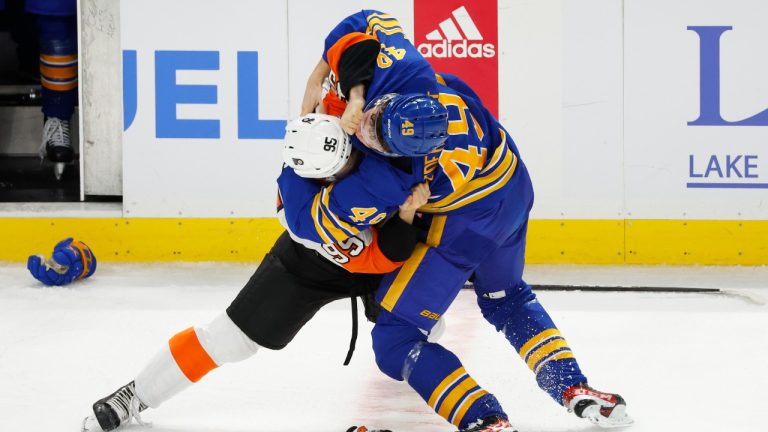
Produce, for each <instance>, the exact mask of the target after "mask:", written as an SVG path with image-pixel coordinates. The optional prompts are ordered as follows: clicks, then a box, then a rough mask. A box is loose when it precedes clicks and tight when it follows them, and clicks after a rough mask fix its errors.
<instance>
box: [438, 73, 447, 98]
mask: <svg viewBox="0 0 768 432" xmlns="http://www.w3.org/2000/svg"><path fill="white" fill-rule="evenodd" d="M435 80H437V83H438V84H441V85H444V86H448V84H446V83H445V78H443V76H442V75H440V74H435ZM435 97H437V96H435Z"/></svg>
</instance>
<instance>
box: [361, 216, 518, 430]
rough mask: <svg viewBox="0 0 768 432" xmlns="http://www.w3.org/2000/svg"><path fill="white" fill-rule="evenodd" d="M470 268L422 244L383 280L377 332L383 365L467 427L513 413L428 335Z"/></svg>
mask: <svg viewBox="0 0 768 432" xmlns="http://www.w3.org/2000/svg"><path fill="white" fill-rule="evenodd" d="M434 226H435V224H434V222H433V227H434ZM469 273H471V270H467V269H460V268H458V267H456V266H454V265H452V264H450V263H449V262H448V261H447V260H446V259H445V258H444V257H443V256H442V255H441V254H440V253H438V252H437V251H436V249H435V248H432V247H426V246H425V245H423V244H420V245H419V246H417V248H416V251H415V252H414V254H413V255H412V256H411V258H410V259H409V260H408V261H406V263H405V265H404V266H403V267H402V268H401V269H400V270H398V271H397V272H394V273H392V274H389V275H387V276H385V278H384V279H383V281H382V285H381V287H380V289H379V292H377V299H379V301H380V302H381V304H382V307H383V308H384V310H383V311H382V312H381V314H380V315H379V317H378V319H377V321H376V325H375V326H374V328H373V331H372V333H371V335H372V339H373V349H374V353H375V355H376V364H377V365H378V366H379V369H381V371H382V372H384V373H385V374H386V375H388V376H389V377H391V378H393V379H395V380H398V381H402V380H405V381H406V382H407V383H408V384H409V385H410V386H411V387H412V388H413V389H414V390H416V392H417V393H418V394H419V395H420V396H421V397H422V398H423V399H424V401H426V402H427V404H429V406H430V407H431V408H432V409H434V410H435V412H437V413H438V414H439V415H440V416H441V417H443V418H444V419H446V420H447V421H449V422H450V423H452V424H454V425H456V426H458V427H459V429H462V430H463V429H466V428H467V426H468V425H469V424H470V423H474V422H476V421H478V420H480V419H490V418H497V420H498V421H499V425H503V424H504V423H505V422H506V418H507V416H506V414H505V413H504V410H503V409H502V408H501V405H500V404H499V402H498V400H496V398H495V397H494V396H493V395H492V394H490V393H488V392H487V391H486V390H484V389H483V388H482V387H480V386H479V385H478V384H477V382H475V380H474V379H473V378H472V377H471V376H470V375H469V374H468V373H467V371H466V370H465V369H464V367H463V366H462V364H461V362H460V361H459V359H458V358H457V357H456V356H455V355H454V354H453V353H452V352H450V351H448V350H447V349H445V348H444V347H443V346H441V345H439V344H437V343H432V342H429V341H428V340H427V335H426V333H427V332H429V331H430V330H431V329H432V328H433V327H434V325H435V323H436V322H437V320H438V319H439V317H440V316H441V315H442V314H443V313H444V312H445V310H446V309H447V307H448V305H450V304H451V302H452V301H453V299H454V298H455V297H456V295H457V294H458V292H459V290H460V289H461V286H462V285H463V283H464V281H465V280H466V278H467V276H468V274H469ZM415 323H418V324H415ZM493 421H496V420H493ZM507 424H508V423H507ZM498 430H501V427H499V429H498Z"/></svg>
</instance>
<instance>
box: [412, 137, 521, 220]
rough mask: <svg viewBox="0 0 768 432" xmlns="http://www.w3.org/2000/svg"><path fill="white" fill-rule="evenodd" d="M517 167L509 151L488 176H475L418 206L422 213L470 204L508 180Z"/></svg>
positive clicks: (443, 210) (500, 186)
mask: <svg viewBox="0 0 768 432" xmlns="http://www.w3.org/2000/svg"><path fill="white" fill-rule="evenodd" d="M516 168H517V156H515V154H514V153H512V152H511V151H509V152H508V153H507V155H506V156H505V158H504V160H503V161H502V162H501V164H500V165H499V167H498V168H497V169H496V170H494V172H493V173H491V174H490V175H488V176H485V177H475V178H474V179H472V180H470V181H469V182H467V183H465V184H464V186H462V187H461V188H460V189H459V190H458V191H456V192H453V193H452V194H450V195H448V196H447V197H446V198H444V199H442V200H440V201H438V202H435V203H428V204H425V205H423V206H421V207H420V208H419V211H421V212H424V213H439V212H446V211H451V210H455V209H458V208H461V207H464V206H465V205H468V204H471V203H473V202H475V201H477V200H479V199H481V198H484V197H486V196H488V195H490V194H491V193H493V192H495V191H497V190H499V189H501V188H502V187H504V185H506V184H507V183H508V182H509V179H511V178H512V175H513V174H514V172H515V169H516Z"/></svg>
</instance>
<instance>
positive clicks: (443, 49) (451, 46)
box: [418, 40, 496, 58]
mask: <svg viewBox="0 0 768 432" xmlns="http://www.w3.org/2000/svg"><path fill="white" fill-rule="evenodd" d="M418 50H419V52H420V53H421V55H423V56H424V57H426V58H430V57H434V58H467V57H469V58H481V57H485V58H490V57H494V56H495V55H496V47H495V46H493V44H490V43H487V44H481V43H469V42H468V41H466V40H461V41H453V42H452V41H448V40H442V41H440V42H433V43H421V44H419V46H418Z"/></svg>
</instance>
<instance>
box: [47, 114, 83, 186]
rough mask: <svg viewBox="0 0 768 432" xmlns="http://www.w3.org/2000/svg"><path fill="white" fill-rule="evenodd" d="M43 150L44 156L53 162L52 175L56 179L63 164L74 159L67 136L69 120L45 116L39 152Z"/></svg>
mask: <svg viewBox="0 0 768 432" xmlns="http://www.w3.org/2000/svg"><path fill="white" fill-rule="evenodd" d="M43 150H45V157H46V159H48V160H49V161H51V162H53V163H54V175H55V176H56V179H57V180H60V179H61V176H62V174H63V173H64V166H65V165H66V164H68V163H70V162H72V161H73V160H74V159H75V151H74V150H73V149H72V141H71V139H70V137H69V120H63V119H60V118H56V117H47V118H46V119H45V125H44V126H43V143H42V146H41V147H40V151H41V153H42V152H43Z"/></svg>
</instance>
